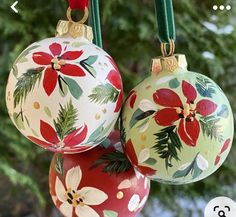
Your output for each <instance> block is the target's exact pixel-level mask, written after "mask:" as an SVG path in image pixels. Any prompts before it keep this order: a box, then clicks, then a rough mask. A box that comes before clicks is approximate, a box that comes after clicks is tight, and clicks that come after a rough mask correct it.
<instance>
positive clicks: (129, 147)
mask: <svg viewBox="0 0 236 217" xmlns="http://www.w3.org/2000/svg"><path fill="white" fill-rule="evenodd" d="M124 152H125V154H126V156H127V157H128V158H129V160H130V161H131V163H132V164H133V166H134V167H135V168H136V169H137V170H138V171H139V172H140V173H141V174H143V175H146V176H147V175H148V176H152V175H154V174H155V173H156V170H154V169H152V168H150V167H145V166H141V165H140V164H139V162H138V158H137V155H136V153H135V150H134V146H133V143H132V141H131V139H130V140H128V142H127V143H126V144H125V147H124Z"/></svg>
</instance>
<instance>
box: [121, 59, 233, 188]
mask: <svg viewBox="0 0 236 217" xmlns="http://www.w3.org/2000/svg"><path fill="white" fill-rule="evenodd" d="M233 133H234V124H233V114H232V110H231V107H230V104H229V101H228V99H227V98H226V96H225V94H224V92H223V91H222V90H221V89H220V87H219V86H218V85H217V84H216V83H215V82H214V81H212V80H211V79H210V78H208V77H206V76H204V75H202V74H198V73H195V72H190V71H188V70H187V62H186V59H185V56H184V55H175V56H171V57H163V58H158V59H154V60H153V66H152V73H151V76H149V77H148V78H146V79H145V80H144V81H142V82H141V83H140V84H138V85H137V86H136V87H135V88H134V89H133V90H132V91H131V92H130V94H129V95H128V97H127V99H126V102H125V105H124V108H123V112H122V118H121V134H122V140H123V145H124V148H125V152H126V155H127V156H128V157H129V159H130V160H131V162H132V164H133V165H134V167H135V168H136V169H137V170H139V171H140V172H141V173H142V174H144V175H147V176H148V177H149V178H150V179H151V180H155V181H158V182H161V183H167V184H186V183H192V182H196V181H199V180H201V179H204V178H206V177H208V176H209V175H211V174H212V173H213V172H214V171H216V170H217V169H218V168H219V167H220V166H221V164H222V163H223V162H224V161H225V159H226V157H227V155H228V153H229V151H230V148H231V145H232V140H233Z"/></svg>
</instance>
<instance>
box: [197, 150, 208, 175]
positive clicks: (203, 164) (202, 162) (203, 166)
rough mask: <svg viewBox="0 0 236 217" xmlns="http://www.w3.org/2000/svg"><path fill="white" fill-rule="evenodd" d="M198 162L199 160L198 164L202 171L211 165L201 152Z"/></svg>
mask: <svg viewBox="0 0 236 217" xmlns="http://www.w3.org/2000/svg"><path fill="white" fill-rule="evenodd" d="M196 162H197V166H198V167H199V169H201V170H202V171H204V170H207V169H208V167H209V163H208V161H207V160H206V159H205V158H204V157H203V156H202V155H201V154H199V155H198V156H197V159H196Z"/></svg>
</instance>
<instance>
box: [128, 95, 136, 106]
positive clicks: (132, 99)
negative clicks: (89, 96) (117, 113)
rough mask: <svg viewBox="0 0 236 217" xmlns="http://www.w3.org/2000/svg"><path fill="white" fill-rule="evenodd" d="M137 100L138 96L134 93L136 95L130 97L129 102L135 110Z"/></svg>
mask: <svg viewBox="0 0 236 217" xmlns="http://www.w3.org/2000/svg"><path fill="white" fill-rule="evenodd" d="M136 99H137V94H136V93H134V94H133V95H132V96H131V97H130V101H129V105H130V108H132V109H133V108H134V103H135V101H136Z"/></svg>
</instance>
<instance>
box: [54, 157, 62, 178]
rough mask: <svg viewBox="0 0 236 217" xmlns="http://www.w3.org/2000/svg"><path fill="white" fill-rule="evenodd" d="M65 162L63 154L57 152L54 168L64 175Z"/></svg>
mask: <svg viewBox="0 0 236 217" xmlns="http://www.w3.org/2000/svg"><path fill="white" fill-rule="evenodd" d="M63 163H64V160H63V157H62V155H61V154H57V155H56V157H55V164H54V168H55V170H56V171H57V172H58V173H59V174H60V175H63V173H64V169H63Z"/></svg>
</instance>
